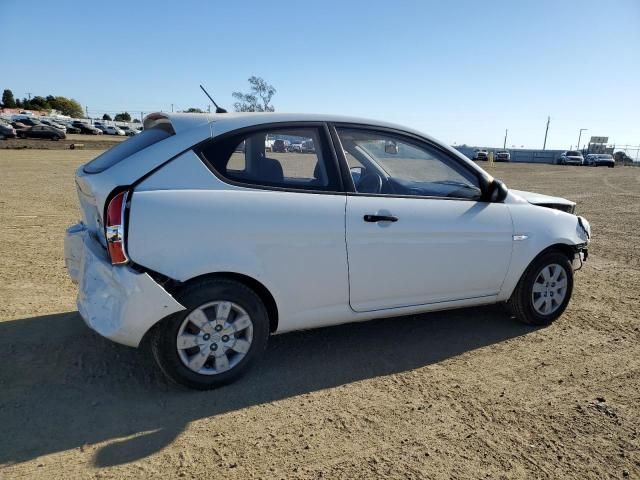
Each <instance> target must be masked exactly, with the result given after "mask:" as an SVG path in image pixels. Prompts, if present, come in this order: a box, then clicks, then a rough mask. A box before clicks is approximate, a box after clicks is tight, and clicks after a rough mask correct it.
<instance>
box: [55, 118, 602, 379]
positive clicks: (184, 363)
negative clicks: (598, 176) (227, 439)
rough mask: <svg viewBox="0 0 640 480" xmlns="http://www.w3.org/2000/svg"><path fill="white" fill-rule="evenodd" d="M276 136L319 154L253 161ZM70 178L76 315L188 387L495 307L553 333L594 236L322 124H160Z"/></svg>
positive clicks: (430, 154) (550, 204) (417, 137)
mask: <svg viewBox="0 0 640 480" xmlns="http://www.w3.org/2000/svg"><path fill="white" fill-rule="evenodd" d="M274 135H278V136H279V137H278V138H287V139H288V140H289V141H291V143H292V144H294V145H295V144H304V143H307V144H312V145H314V149H313V151H310V152H309V153H297V152H288V151H285V152H265V139H266V138H267V136H269V137H270V138H272V137H273V136H274ZM76 184H77V190H78V196H79V199H80V206H81V210H82V222H81V223H78V224H76V225H73V226H72V227H70V228H69V229H68V230H67V235H66V240H65V260H66V265H67V268H68V270H69V273H70V275H71V277H72V278H73V280H74V281H75V282H77V283H78V284H79V294H78V301H77V305H78V310H79V312H80V314H81V315H82V317H83V318H84V320H85V322H86V323H87V324H88V325H89V326H90V327H91V328H92V329H94V330H95V331H97V332H98V333H100V334H101V335H104V336H105V337H107V338H109V339H111V340H113V341H115V342H119V343H122V344H124V345H129V346H134V347H137V346H138V345H140V344H141V342H142V341H143V339H144V340H145V341H147V340H148V341H149V342H150V345H151V350H152V351H153V354H154V357H155V359H156V361H157V363H158V364H159V366H160V367H161V369H162V370H163V371H164V372H165V374H167V375H168V376H169V377H170V378H171V379H173V380H175V381H177V382H179V383H182V384H184V385H187V386H189V387H193V388H198V389H206V388H212V387H216V386H219V385H221V384H224V383H227V382H229V381H231V380H233V379H235V378H236V377H238V376H239V375H240V374H241V373H243V372H244V371H245V370H246V369H247V367H248V366H249V365H250V364H251V363H252V362H253V361H255V359H256V357H257V355H259V354H260V353H261V352H262V351H263V350H264V349H265V346H266V344H267V339H268V337H269V334H270V333H280V332H287V331H292V330H300V329H308V328H313V327H321V326H326V325H333V324H339V323H345V322H353V321H360V320H368V319H373V318H379V317H388V316H394V315H405V314H414V313H420V312H428V311H434V310H444V309H451V308H457V307H470V306H476V305H486V304H492V303H498V302H506V303H507V304H508V305H509V306H510V307H511V310H512V312H513V313H514V315H515V316H516V317H518V318H519V319H520V320H522V321H524V322H527V323H530V324H536V325H544V324H549V323H550V322H552V321H553V320H555V319H556V318H557V317H558V316H560V315H561V314H562V312H563V311H564V309H565V308H566V306H567V303H568V302H569V298H570V296H571V292H572V287H573V264H574V263H573V262H574V260H575V261H576V262H578V261H580V262H581V261H583V260H585V259H586V256H587V246H588V243H589V237H590V227H589V224H588V222H587V221H586V220H585V219H584V218H582V217H578V216H576V215H575V214H574V209H575V203H573V202H570V201H568V200H564V199H562V198H556V197H549V196H545V195H538V194H531V193H527V192H519V191H515V190H508V189H507V188H506V187H505V185H504V184H503V183H502V182H500V181H498V180H495V179H493V178H492V177H491V175H489V174H488V173H486V172H485V171H484V170H482V169H481V168H479V167H478V166H477V165H476V164H474V163H473V162H471V161H470V160H468V159H467V158H466V157H465V156H463V155H461V154H460V153H458V152H457V151H456V150H454V149H452V148H450V147H448V146H446V145H443V144H442V143H439V142H437V141H436V140H434V139H432V138H430V137H427V136H425V135H422V134H420V133H418V132H415V131H412V130H409V129H405V128H402V127H399V126H396V125H391V124H387V123H383V122H374V121H368V120H360V119H354V118H344V117H334V116H325V115H294V114H278V113H243V114H232V113H225V114H215V115H202V114H164V113H155V114H152V115H149V116H148V117H147V118H146V119H145V121H144V131H143V132H142V133H140V134H139V135H136V136H135V137H131V138H130V139H128V140H126V141H125V142H122V143H121V144H119V145H117V146H115V147H113V148H112V149H110V150H108V151H106V152H105V153H103V154H102V155H100V156H99V157H97V158H95V159H94V160H92V161H91V162H89V163H87V164H86V165H84V166H82V167H80V168H79V169H78V170H77V173H76Z"/></svg>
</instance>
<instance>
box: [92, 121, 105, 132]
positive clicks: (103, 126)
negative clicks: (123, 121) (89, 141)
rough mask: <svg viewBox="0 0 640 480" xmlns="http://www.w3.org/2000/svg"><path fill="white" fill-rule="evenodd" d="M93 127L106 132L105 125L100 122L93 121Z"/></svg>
mask: <svg viewBox="0 0 640 480" xmlns="http://www.w3.org/2000/svg"><path fill="white" fill-rule="evenodd" d="M93 128H97V129H98V130H100V131H101V132H102V133H103V134H106V133H107V126H106V125H103V124H101V123H94V124H93Z"/></svg>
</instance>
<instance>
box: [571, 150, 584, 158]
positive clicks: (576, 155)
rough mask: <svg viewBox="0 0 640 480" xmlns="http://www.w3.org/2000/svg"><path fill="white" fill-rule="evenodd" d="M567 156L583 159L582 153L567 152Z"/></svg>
mask: <svg viewBox="0 0 640 480" xmlns="http://www.w3.org/2000/svg"><path fill="white" fill-rule="evenodd" d="M567 156H568V157H581V156H582V155H581V154H580V152H575V151H570V152H567Z"/></svg>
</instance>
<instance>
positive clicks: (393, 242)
mask: <svg viewBox="0 0 640 480" xmlns="http://www.w3.org/2000/svg"><path fill="white" fill-rule="evenodd" d="M337 136H338V139H339V144H340V145H339V147H340V148H341V150H342V152H344V155H345V158H344V160H346V161H347V162H348V163H349V166H350V167H351V168H352V169H353V172H354V174H356V175H355V177H356V178H355V180H356V181H355V189H356V192H354V193H353V194H349V195H348V197H347V206H346V220H345V224H346V244H347V255H348V262H349V291H350V295H349V302H350V305H351V307H352V308H353V310H355V311H358V312H366V311H373V310H381V309H392V308H400V307H407V306H416V305H423V304H432V303H439V302H449V301H456V300H463V299H473V298H478V299H486V298H487V297H492V296H494V295H496V294H497V293H498V292H499V291H500V287H501V285H502V282H503V280H504V278H505V275H506V273H507V270H508V267H509V262H510V259H511V248H512V241H513V228H512V223H511V217H510V213H509V210H508V208H507V207H506V205H504V204H502V203H490V202H485V201H481V200H480V198H481V195H482V194H481V188H480V180H479V179H478V177H477V176H476V172H475V171H474V170H473V169H469V168H468V167H467V166H465V164H464V162H462V161H461V160H459V159H457V158H456V157H455V156H454V155H453V154H451V153H448V152H446V150H444V149H439V148H437V146H435V145H431V144H429V143H426V142H420V141H417V140H416V139H415V138H413V137H404V136H403V135H401V134H396V133H388V132H383V131H377V130H371V129H364V128H345V127H343V128H341V127H338V128H337Z"/></svg>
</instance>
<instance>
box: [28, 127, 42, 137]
mask: <svg viewBox="0 0 640 480" xmlns="http://www.w3.org/2000/svg"><path fill="white" fill-rule="evenodd" d="M29 136H30V137H33V138H42V137H43V136H44V128H43V127H42V126H41V125H34V126H33V127H31V134H30V135H29Z"/></svg>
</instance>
